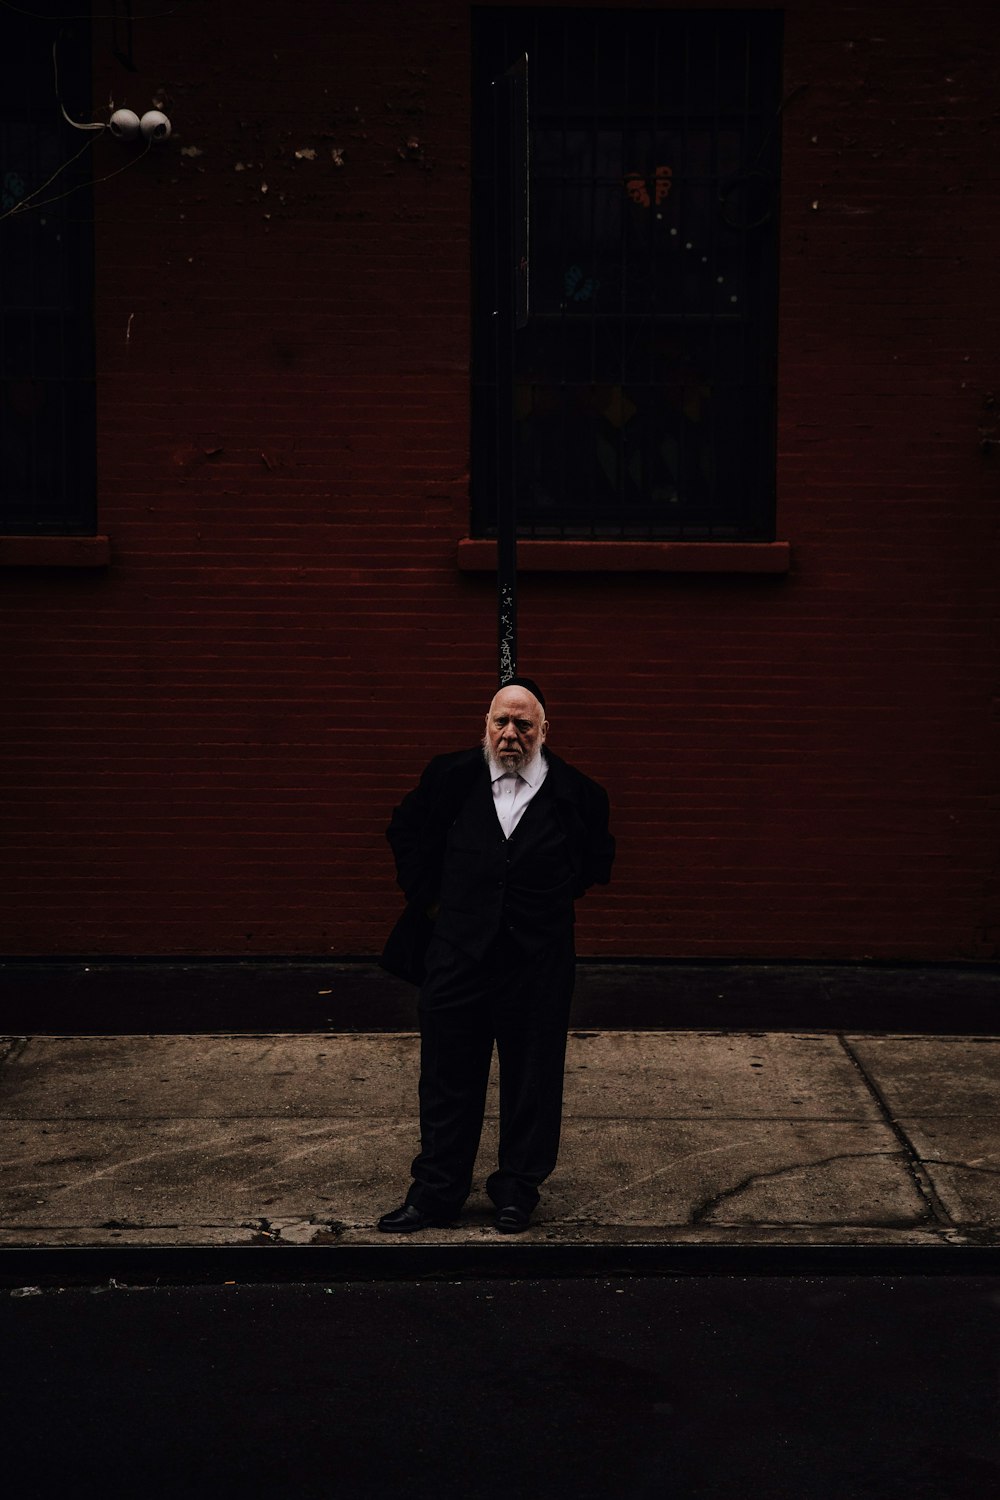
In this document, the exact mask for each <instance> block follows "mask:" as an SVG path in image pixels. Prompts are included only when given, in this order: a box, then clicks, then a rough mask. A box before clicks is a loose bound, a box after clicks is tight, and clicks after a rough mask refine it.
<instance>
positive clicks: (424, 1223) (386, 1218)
mask: <svg viewBox="0 0 1000 1500" xmlns="http://www.w3.org/2000/svg"><path fill="white" fill-rule="evenodd" d="M450 1223H451V1220H450V1219H443V1218H441V1216H440V1215H438V1214H425V1213H424V1211H423V1209H420V1208H418V1207H417V1205H416V1204H415V1203H404V1204H403V1206H402V1208H394V1209H393V1210H392V1212H391V1213H388V1214H383V1215H382V1217H381V1219H379V1221H378V1227H379V1229H381V1231H382V1233H383V1234H413V1232H414V1230H416V1229H433V1228H435V1227H437V1226H440V1225H442V1224H450Z"/></svg>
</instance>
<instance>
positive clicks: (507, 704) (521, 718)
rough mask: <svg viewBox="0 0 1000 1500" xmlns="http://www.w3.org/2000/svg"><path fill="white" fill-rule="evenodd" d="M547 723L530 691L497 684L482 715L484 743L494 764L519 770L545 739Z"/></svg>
mask: <svg viewBox="0 0 1000 1500" xmlns="http://www.w3.org/2000/svg"><path fill="white" fill-rule="evenodd" d="M548 727H549V724H548V720H547V719H546V717H545V712H544V710H543V708H542V705H541V704H540V703H539V701H538V699H537V698H536V697H535V695H534V693H529V692H528V690H527V688H521V687H509V688H501V689H500V691H499V693H497V695H496V697H495V698H494V699H493V702H492V703H491V704H490V711H489V713H488V714H487V715H486V743H487V745H488V746H489V749H490V753H491V754H492V756H493V759H494V760H495V761H496V763H497V765H498V766H503V768H504V770H505V771H520V770H521V768H522V766H526V765H527V764H528V762H529V761H531V760H532V759H533V758H534V757H535V755H537V753H538V751H539V749H540V748H541V746H542V745H543V744H544V742H545V735H546V732H547V730H548Z"/></svg>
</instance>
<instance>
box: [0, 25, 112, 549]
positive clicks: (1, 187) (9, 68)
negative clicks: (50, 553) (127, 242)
mask: <svg viewBox="0 0 1000 1500" xmlns="http://www.w3.org/2000/svg"><path fill="white" fill-rule="evenodd" d="M87 12H88V6H87V5H86V4H85V3H84V4H81V3H80V0H48V3H47V4H46V5H45V7H44V14H41V13H30V14H29V13H28V11H27V8H26V7H25V8H24V9H19V10H14V9H9V8H0V40H2V48H0V59H2V61H0V204H2V206H0V214H3V215H4V217H3V218H2V219H0V533H2V534H4V535H9V536H37V537H45V536H94V535H96V533H97V460H96V450H97V435H96V347H95V344H96V341H95V333H94V233H93V231H94V225H93V194H92V188H91V180H92V172H91V147H92V143H93V141H94V139H95V137H96V136H97V134H98V133H97V132H93V133H92V134H89V135H88V134H85V133H84V132H82V131H80V130H77V129H74V127H73V125H72V124H70V123H69V120H67V118H66V115H68V116H69V117H70V119H71V120H75V121H78V122H79V123H81V124H84V123H89V121H90V119H91V24H90V20H89V19H88V14H87ZM57 88H58V92H57ZM64 111H65V114H64ZM74 157H75V158H76V160H73V158H74ZM22 204H23V207H19V206H18V205H22Z"/></svg>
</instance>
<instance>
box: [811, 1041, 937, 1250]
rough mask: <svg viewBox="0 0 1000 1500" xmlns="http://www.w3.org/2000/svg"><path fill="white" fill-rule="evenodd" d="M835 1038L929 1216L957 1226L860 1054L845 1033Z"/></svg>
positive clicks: (917, 1152) (914, 1147)
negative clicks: (896, 1148)
mask: <svg viewBox="0 0 1000 1500" xmlns="http://www.w3.org/2000/svg"><path fill="white" fill-rule="evenodd" d="M837 1040H838V1042H839V1043H840V1045H841V1047H842V1048H843V1050H844V1052H845V1053H846V1054H847V1057H848V1060H849V1061H850V1062H851V1064H852V1065H853V1067H854V1069H855V1071H856V1072H857V1074H858V1076H859V1078H860V1079H861V1081H862V1083H863V1084H864V1086H865V1088H866V1089H867V1090H868V1092H869V1093H870V1094H871V1096H872V1099H873V1100H874V1101H875V1105H876V1107H877V1109H878V1110H879V1112H880V1114H881V1115H882V1118H883V1120H884V1122H885V1124H886V1125H887V1126H888V1127H889V1129H890V1130H891V1131H892V1133H893V1135H894V1136H895V1137H896V1140H897V1141H898V1142H899V1145H900V1148H901V1150H902V1152H903V1160H904V1162H905V1164H906V1170H907V1171H908V1173H909V1174H910V1178H911V1180H912V1182H913V1185H914V1187H915V1188H916V1190H917V1192H918V1193H919V1194H920V1196H921V1198H922V1199H923V1200H924V1203H925V1204H926V1205H927V1209H928V1212H929V1214H930V1216H931V1218H932V1219H933V1220H934V1222H935V1223H936V1224H938V1225H940V1227H941V1228H942V1229H955V1228H957V1227H958V1226H957V1225H956V1223H955V1220H954V1219H953V1218H952V1216H951V1214H950V1213H949V1212H948V1210H947V1209H946V1208H945V1206H944V1204H943V1203H942V1202H941V1199H940V1198H939V1197H938V1193H937V1189H936V1188H935V1186H934V1183H933V1182H932V1181H931V1176H930V1173H929V1172H928V1171H927V1168H926V1166H925V1165H924V1162H923V1159H922V1157H921V1155H920V1153H919V1151H918V1150H917V1148H916V1146H914V1144H913V1142H912V1141H911V1140H910V1138H909V1136H908V1135H907V1133H906V1131H905V1130H904V1129H903V1127H902V1125H900V1124H899V1122H898V1121H897V1120H896V1118H895V1116H894V1115H893V1113H892V1111H891V1110H890V1108H889V1106H888V1104H887V1102H886V1100H885V1098H884V1096H883V1094H882V1091H881V1089H880V1088H879V1086H878V1084H877V1083H876V1082H875V1080H874V1079H873V1078H872V1077H871V1076H870V1075H869V1073H868V1072H867V1070H866V1069H865V1066H864V1064H863V1063H862V1061H861V1059H860V1057H859V1056H858V1055H857V1053H856V1052H855V1051H854V1048H853V1047H852V1046H851V1044H850V1042H849V1041H848V1040H847V1037H846V1036H845V1035H844V1033H843V1032H842V1031H840V1032H838V1033H837Z"/></svg>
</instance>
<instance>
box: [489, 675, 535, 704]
mask: <svg viewBox="0 0 1000 1500" xmlns="http://www.w3.org/2000/svg"><path fill="white" fill-rule="evenodd" d="M509 687H519V688H527V690H528V692H529V693H534V695H535V697H536V698H537V699H538V701H539V703H540V704H541V705H542V708H543V709H544V707H545V698H544V695H543V693H542V690H541V688H540V687H539V686H538V683H537V682H533V681H532V679H531V678H530V677H508V678H507V681H506V682H501V684H500V686H499V687H498V688H497V692H498V693H502V692H503V690H504V688H509Z"/></svg>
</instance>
